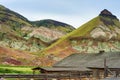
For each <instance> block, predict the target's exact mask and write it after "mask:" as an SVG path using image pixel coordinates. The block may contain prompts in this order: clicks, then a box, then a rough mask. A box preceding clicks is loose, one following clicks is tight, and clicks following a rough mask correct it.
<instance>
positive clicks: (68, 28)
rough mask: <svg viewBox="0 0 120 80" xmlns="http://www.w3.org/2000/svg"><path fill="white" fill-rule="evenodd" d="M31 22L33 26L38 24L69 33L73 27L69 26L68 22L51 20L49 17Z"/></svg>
mask: <svg viewBox="0 0 120 80" xmlns="http://www.w3.org/2000/svg"><path fill="white" fill-rule="evenodd" d="M32 24H33V25H35V26H38V27H40V26H45V27H47V28H50V29H54V30H58V31H61V32H64V33H69V32H71V31H73V30H74V29H75V28H74V27H73V26H71V25H69V24H66V23H63V22H59V21H55V20H51V19H45V20H40V21H33V22H32Z"/></svg>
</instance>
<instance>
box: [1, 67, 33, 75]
mask: <svg viewBox="0 0 120 80" xmlns="http://www.w3.org/2000/svg"><path fill="white" fill-rule="evenodd" d="M32 68H33V67H31V66H8V65H0V74H32V70H31V69H32Z"/></svg>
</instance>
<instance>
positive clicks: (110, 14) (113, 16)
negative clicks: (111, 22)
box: [99, 9, 117, 19]
mask: <svg viewBox="0 0 120 80" xmlns="http://www.w3.org/2000/svg"><path fill="white" fill-rule="evenodd" d="M99 15H100V16H106V17H111V18H116V19H117V17H116V16H115V15H113V14H112V13H111V12H110V11H108V10H107V9H104V10H103V11H101V13H100V14H99Z"/></svg>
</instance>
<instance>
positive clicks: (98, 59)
mask: <svg viewBox="0 0 120 80" xmlns="http://www.w3.org/2000/svg"><path fill="white" fill-rule="evenodd" d="M105 58H106V61H107V66H108V67H110V68H120V52H104V53H91V54H72V55H70V56H68V57H67V58H65V59H63V60H61V61H60V62H58V63H56V64H55V65H54V67H79V68H87V67H104V59H105Z"/></svg>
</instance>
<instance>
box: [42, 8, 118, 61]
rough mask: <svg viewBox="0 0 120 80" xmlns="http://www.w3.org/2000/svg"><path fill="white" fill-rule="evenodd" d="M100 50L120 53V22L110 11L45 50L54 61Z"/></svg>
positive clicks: (104, 12)
mask: <svg viewBox="0 0 120 80" xmlns="http://www.w3.org/2000/svg"><path fill="white" fill-rule="evenodd" d="M100 50H105V51H106V52H107V51H120V22H119V20H118V18H117V17H116V16H115V15H113V14H112V13H111V12H109V11H108V10H106V9H105V10H103V11H102V12H101V13H100V14H99V16H97V17H96V18H94V19H92V20H90V21H89V22H87V23H85V24H84V25H82V26H80V27H79V28H78V29H76V30H74V31H72V32H71V33H69V34H67V35H65V36H63V37H62V38H61V39H59V40H58V41H57V42H55V43H54V44H52V45H51V46H49V47H48V48H46V49H44V50H43V51H42V53H46V55H47V56H49V55H51V54H52V55H54V58H53V60H55V61H56V60H59V59H62V58H64V57H66V56H68V55H70V54H72V53H95V52H99V51H100Z"/></svg>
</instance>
